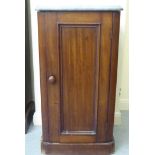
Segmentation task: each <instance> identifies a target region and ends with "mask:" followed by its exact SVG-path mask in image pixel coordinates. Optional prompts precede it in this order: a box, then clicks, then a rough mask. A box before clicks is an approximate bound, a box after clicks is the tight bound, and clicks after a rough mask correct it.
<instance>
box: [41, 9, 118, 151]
mask: <svg viewBox="0 0 155 155" xmlns="http://www.w3.org/2000/svg"><path fill="white" fill-rule="evenodd" d="M119 16H120V13H119V12H118V11H116V12H54V11H53V12H50V11H48V12H38V25H39V49H40V50H39V51H40V71H41V98H42V122H43V137H42V138H43V142H42V143H43V148H44V149H45V150H46V148H49V147H51V150H53V151H54V152H55V151H56V150H57V149H58V148H59V149H60V150H61V148H62V150H63V147H64V145H65V150H66V149H67V148H68V149H71V150H72V149H75V148H74V147H73V146H74V145H77V146H78V147H76V148H77V150H78V148H81V147H83V146H84V148H85V149H84V150H86V148H87V145H91V146H92V147H93V148H94V150H93V151H95V152H96V151H97V150H98V151H99V152H102V153H103V150H104V149H102V148H105V150H106V149H107V150H108V152H110V150H112V148H113V120H114V107H115V89H116V77H117V56H118V38H119ZM45 142H46V143H45ZM56 143H57V144H58V145H56ZM107 143H108V147H107ZM46 145H47V146H46ZM72 145H73V146H72ZM59 146H60V147H59ZM96 146H98V147H99V148H101V149H99V148H98V147H96ZM75 150H76V149H75ZM95 152H94V153H95ZM99 152H98V153H99ZM75 153H76V151H75ZM96 153H97V152H96Z"/></svg>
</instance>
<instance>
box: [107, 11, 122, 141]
mask: <svg viewBox="0 0 155 155" xmlns="http://www.w3.org/2000/svg"><path fill="white" fill-rule="evenodd" d="M112 18H113V20H112V22H113V28H112V45H111V65H110V90H109V100H108V111H107V112H108V118H107V131H106V133H107V134H106V141H111V140H113V125H114V112H115V96H116V82H117V62H118V43H119V25H120V13H119V12H113V17H112Z"/></svg>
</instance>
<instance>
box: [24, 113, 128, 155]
mask: <svg viewBox="0 0 155 155" xmlns="http://www.w3.org/2000/svg"><path fill="white" fill-rule="evenodd" d="M41 133H42V131H41V127H40V126H39V127H38V126H34V125H33V124H31V126H30V128H29V130H28V133H27V134H26V135H25V155H41V152H40V150H41V149H40V140H41ZM114 137H115V153H114V154H113V155H129V113H128V111H122V124H121V125H116V126H114Z"/></svg>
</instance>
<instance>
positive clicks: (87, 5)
mask: <svg viewBox="0 0 155 155" xmlns="http://www.w3.org/2000/svg"><path fill="white" fill-rule="evenodd" d="M121 10H123V8H122V7H121V6H120V5H119V3H115V2H114V1H113V2H108V1H104V0H103V1H97V2H96V1H90V2H88V1H83V2H80V1H78V2H77V1H69V2H68V1H66V2H65V3H62V1H60V0H58V1H57V2H55V3H52V1H49V0H45V1H40V0H39V2H38V4H37V5H36V11H38V12H40V11H121Z"/></svg>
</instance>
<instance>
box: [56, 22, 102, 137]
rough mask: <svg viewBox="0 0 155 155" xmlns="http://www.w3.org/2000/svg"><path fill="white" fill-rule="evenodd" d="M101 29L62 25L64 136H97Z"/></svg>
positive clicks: (61, 57)
mask: <svg viewBox="0 0 155 155" xmlns="http://www.w3.org/2000/svg"><path fill="white" fill-rule="evenodd" d="M99 28H100V27H99V25H92V24H91V25H84V24H82V25H80V24H74V25H73V24H69V25H68V24H63V25H61V24H60V25H59V34H58V35H59V39H60V40H59V43H60V45H59V46H60V51H59V52H60V66H61V69H60V70H61V73H60V77H61V84H60V85H61V88H60V89H61V90H60V91H61V101H60V108H61V111H60V114H61V131H62V132H63V133H65V132H67V133H74V134H76V131H77V133H78V134H79V132H78V131H81V134H82V132H83V133H84V132H85V131H92V132H96V117H97V108H96V107H97V100H96V99H97V98H96V95H97V94H98V93H97V90H98V66H99V60H98V52H99V50H98V49H99V38H100V36H99V35H100V33H99ZM73 131H74V132H73ZM86 133H89V132H86Z"/></svg>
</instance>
